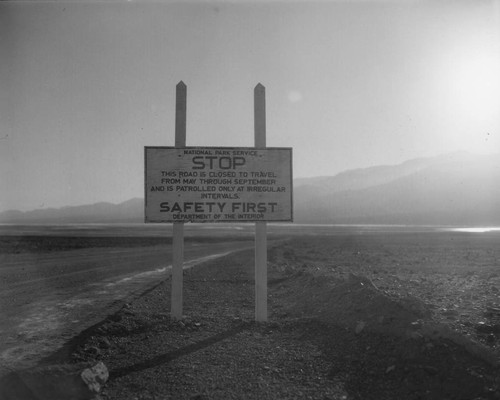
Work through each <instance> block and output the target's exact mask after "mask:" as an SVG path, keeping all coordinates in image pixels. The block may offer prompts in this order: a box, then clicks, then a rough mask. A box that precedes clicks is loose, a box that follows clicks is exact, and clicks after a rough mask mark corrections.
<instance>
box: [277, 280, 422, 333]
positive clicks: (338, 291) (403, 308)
mask: <svg viewBox="0 0 500 400" xmlns="http://www.w3.org/2000/svg"><path fill="white" fill-rule="evenodd" d="M282 289H286V291H287V292H288V293H292V294H293V300H294V301H293V302H292V303H293V305H292V307H291V308H290V309H289V312H290V313H291V314H292V315H296V316H298V317H312V318H317V319H319V320H322V321H328V322H330V323H334V324H336V325H340V326H344V327H347V328H349V329H352V330H354V331H355V332H356V333H359V332H361V331H363V330H369V331H374V332H380V333H388V334H395V335H410V334H411V332H413V331H415V330H416V329H418V328H419V327H420V326H421V322H422V320H424V319H428V318H429V317H430V315H431V313H430V311H429V310H428V309H427V307H426V306H425V304H423V303H422V302H420V301H418V300H417V299H412V298H408V299H404V300H402V301H395V300H394V299H392V298H390V297H389V296H388V295H387V294H385V293H384V292H382V291H380V290H378V289H377V288H376V287H375V286H374V285H373V283H372V282H371V281H370V280H369V279H368V278H366V277H363V276H358V275H354V274H352V273H351V274H349V275H348V276H347V278H346V279H345V280H340V279H334V278H327V277H325V276H314V275H311V274H309V273H307V272H298V273H296V274H295V275H294V276H292V277H291V278H290V279H289V281H288V282H287V283H286V287H285V285H284V286H283V287H282Z"/></svg>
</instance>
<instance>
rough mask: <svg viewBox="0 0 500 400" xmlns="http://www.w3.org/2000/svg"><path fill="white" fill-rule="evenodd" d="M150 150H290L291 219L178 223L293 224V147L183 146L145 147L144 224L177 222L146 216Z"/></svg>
mask: <svg viewBox="0 0 500 400" xmlns="http://www.w3.org/2000/svg"><path fill="white" fill-rule="evenodd" d="M149 149H156V150H158V149H169V150H184V149H186V150H203V149H209V150H215V149H221V150H248V151H250V150H266V151H267V150H289V152H290V218H289V219H288V218H287V219H273V220H261V219H246V220H239V219H234V220H232V219H231V220H227V219H226V220H222V221H221V220H218V221H206V222H204V221H196V222H193V221H191V220H183V221H177V222H185V223H188V222H189V223H192V224H222V223H247V222H252V223H255V222H268V223H273V222H291V223H292V222H293V217H294V215H293V148H292V147H238V146H183V147H175V146H144V223H146V224H165V223H168V224H171V223H175V221H171V220H155V221H149V220H148V219H147V215H146V209H147V206H148V204H147V193H148V190H147V185H146V182H147V154H148V150H149Z"/></svg>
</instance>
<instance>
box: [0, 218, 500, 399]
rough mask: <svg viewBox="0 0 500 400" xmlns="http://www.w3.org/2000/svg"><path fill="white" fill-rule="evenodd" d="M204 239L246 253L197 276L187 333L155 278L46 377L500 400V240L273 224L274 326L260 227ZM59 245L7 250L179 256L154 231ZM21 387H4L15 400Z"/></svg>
mask: <svg viewBox="0 0 500 400" xmlns="http://www.w3.org/2000/svg"><path fill="white" fill-rule="evenodd" d="M200 232H201V231H200ZM204 232H205V234H202V235H201V236H203V237H204V238H205V239H204V240H211V241H213V243H212V244H213V245H216V244H217V243H219V244H220V243H225V242H228V241H230V240H232V241H234V239H235V238H236V239H237V240H236V242H240V243H239V245H240V246H241V247H242V249H241V250H239V251H235V252H232V253H229V254H227V255H223V256H220V257H218V258H214V259H208V260H206V261H203V262H200V263H199V264H198V265H197V266H195V267H193V268H190V269H188V270H186V271H185V274H184V317H183V319H182V320H173V319H171V318H170V315H169V309H170V290H171V287H170V278H169V276H168V274H165V275H164V276H160V277H155V281H154V282H149V283H148V284H147V285H146V286H147V287H146V286H144V287H142V289H141V291H140V292H135V293H134V295H133V296H129V297H127V296H125V297H123V298H121V299H120V300H115V301H114V308H112V309H108V314H107V315H103V316H102V318H101V319H100V320H99V321H97V322H95V323H93V324H91V325H90V326H88V327H87V328H85V329H83V330H82V331H80V332H78V333H76V334H75V335H74V336H73V337H71V338H69V339H68V340H66V341H65V343H64V345H63V346H61V347H60V348H59V349H58V350H57V351H54V352H53V353H51V354H49V355H48V356H45V357H44V358H43V359H41V360H40V361H39V364H40V365H52V364H62V363H85V362H91V363H92V362H96V361H102V362H104V364H105V365H106V366H107V368H108V370H109V372H110V377H109V380H108V382H107V383H106V384H105V385H104V387H103V388H102V390H101V393H100V395H99V396H100V397H101V398H102V399H184V398H185V399H189V398H198V399H226V398H227V399H240V398H248V399H277V398H283V399H304V398H310V399H498V398H500V388H499V385H500V381H499V379H500V378H499V377H500V369H499V360H500V296H499V291H500V246H499V244H500V234H499V233H498V232H484V233H471V232H458V231H453V230H447V229H438V228H425V229H423V228H408V227H330V228H328V227H311V226H303V227H300V226H299V227H297V226H290V227H286V226H285V227H283V226H278V227H270V228H269V248H268V271H269V272H268V288H269V293H268V302H269V304H268V305H269V321H268V322H267V323H255V322H254V286H253V280H254V278H253V273H254V272H253V268H254V267H253V262H254V261H253V249H251V248H250V249H249V248H247V247H245V246H247V245H248V239H249V234H250V239H251V226H250V225H247V226H245V227H243V228H242V229H237V230H235V231H234V232H231V233H229V234H228V233H226V234H224V233H223V232H222V231H220V230H218V229H215V230H212V231H211V230H210V229H207V230H206V231H204ZM92 235H94V234H93V233H90V234H89V235H87V237H89V238H92V237H94V236H92ZM148 235H149V236H148ZM190 235H194V234H192V233H189V232H188V235H187V236H188V237H189V236H190ZM56 236H57V235H52V236H51V239H50V240H49V241H48V240H47V239H44V238H40V237H39V238H38V242H37V239H29V240H28V239H26V238H25V239H22V238H21V239H20V237H19V236H10V237H7V238H6V236H3V239H2V251H3V254H4V256H5V255H6V254H9V257H12V256H13V254H16V255H17V256H19V257H23V256H26V255H27V254H31V255H33V254H38V255H47V254H53V255H54V254H56V253H64V252H77V251H81V250H82V249H81V248H75V247H82V246H83V247H84V248H96V247H99V248H101V249H107V250H106V251H108V252H109V251H111V250H112V249H115V250H116V249H117V247H120V246H122V245H123V243H122V245H120V244H117V243H120V241H125V242H127V241H128V242H127V246H128V247H133V248H138V249H145V248H146V249H147V248H151V249H153V248H155V247H161V246H166V247H168V246H169V244H168V243H167V244H162V243H158V241H159V240H160V241H161V240H164V238H163V236H162V235H150V234H148V233H141V235H140V237H141V239H137V237H135V236H132V237H130V236H127V238H125V239H124V237H123V236H116V232H115V233H114V234H113V235H111V236H102V235H101V236H99V238H100V239H99V240H97V241H96V240H95V239H89V240H88V241H87V244H86V245H82V244H81V242H80V241H77V242H78V243H79V244H78V245H77V244H75V243H76V242H75V241H73V242H72V240H71V239H69V240H67V239H66V240H63V239H54V237H56ZM167 236H168V235H167ZM117 237H121V239H117ZM145 237H146V239H144V238H145ZM193 237H194V236H193ZM13 238H17V239H16V240H17V242H16V244H15V246H14V247H13V243H14V242H15V241H14V240H13ZM134 238H135V239H134ZM137 240H144V242H141V243H140V245H137V243H138V242H137ZM193 240H194V239H192V238H191V239H187V242H189V241H193ZM30 241H32V242H34V243H35V244H33V243H31V244H29V243H28V242H30ZM134 241H135V245H134V246H131V243H132V242H134ZM199 241H200V242H202V241H203V240H199ZM9 243H10V244H9ZM71 243H73V244H71ZM96 243H98V244H96ZM236 247H238V245H237V246H236ZM13 248H15V249H16V250H15V251H14V250H12V249H13ZM2 279H4V278H3V275H2ZM16 376H17V375H16V371H11V373H10V374H7V375H5V376H4V377H3V378H2V381H1V384H2V386H1V387H3V392H1V393H2V395H3V397H4V398H6V399H9V398H12V399H13V398H16V397H15V393H16V392H15V390H21V389H19V387H18V386H19V385H21V386H22V382H20V381H19V379H18V380H17V381H16ZM16 382H17V383H16ZM16 385H17V386H16ZM16 387H17V389H16ZM17 393H21V392H17ZM22 393H24V395H25V396H28V397H26V398H28V399H29V394H26V393H29V392H22ZM9 396H10V397H9ZM0 397H1V396H0ZM32 398H36V397H32Z"/></svg>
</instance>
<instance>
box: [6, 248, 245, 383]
mask: <svg viewBox="0 0 500 400" xmlns="http://www.w3.org/2000/svg"><path fill="white" fill-rule="evenodd" d="M251 245H252V244H251V243H249V242H244V241H241V240H240V241H237V242H222V243H196V242H191V243H189V242H188V243H185V267H189V266H191V265H193V264H196V263H197V262H201V261H204V260H207V259H210V258H215V257H218V256H220V255H224V254H227V253H229V252H231V251H234V250H236V249H242V248H245V247H250V246H251ZM0 257H1V258H0V315H1V320H0V374H1V373H2V372H3V371H4V370H6V369H12V368H19V367H21V366H29V365H32V364H33V363H35V362H36V361H37V360H39V359H40V358H41V357H43V356H44V355H46V354H48V353H50V352H51V351H53V350H54V349H55V348H57V347H58V346H60V345H61V344H63V343H64V342H65V341H66V340H68V339H69V338H71V337H72V336H74V335H75V334H77V333H78V332H80V331H81V330H83V329H85V328H86V327H88V326H90V325H92V324H93V323H95V322H96V321H98V320H100V319H102V318H103V317H104V316H106V315H108V314H109V313H110V312H112V311H113V310H114V308H116V306H117V304H118V303H119V301H120V300H123V299H130V298H133V297H134V295H136V294H139V293H141V292H142V291H144V290H145V289H146V288H147V287H149V286H151V285H152V284H154V283H155V282H160V281H161V280H163V279H165V278H166V277H167V276H168V275H169V274H170V262H171V258H172V256H171V247H170V246H165V245H163V246H159V245H157V246H148V247H128V248H122V247H118V248H116V247H113V248H106V247H102V248H85V249H77V250H69V251H56V252H48V253H47V252H40V253H24V254H2V255H1V256H0ZM167 311H168V310H167Z"/></svg>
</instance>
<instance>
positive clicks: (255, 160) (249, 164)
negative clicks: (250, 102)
mask: <svg viewBox="0 0 500 400" xmlns="http://www.w3.org/2000/svg"><path fill="white" fill-rule="evenodd" d="M145 199H146V201H145V208H146V212H145V221H146V222H255V221H292V220H293V212H292V209H293V208H292V149H291V148H269V147H268V148H255V147H183V148H176V147H145Z"/></svg>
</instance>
